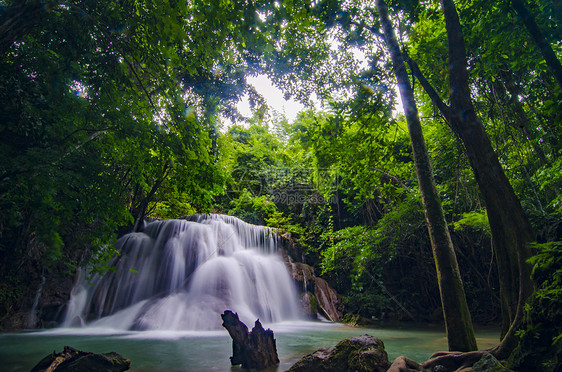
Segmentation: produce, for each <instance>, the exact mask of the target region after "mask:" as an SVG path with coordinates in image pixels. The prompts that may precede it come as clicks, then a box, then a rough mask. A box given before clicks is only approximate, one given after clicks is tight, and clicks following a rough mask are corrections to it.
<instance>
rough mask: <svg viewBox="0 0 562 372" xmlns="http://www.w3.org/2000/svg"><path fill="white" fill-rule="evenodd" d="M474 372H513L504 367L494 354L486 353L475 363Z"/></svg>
mask: <svg viewBox="0 0 562 372" xmlns="http://www.w3.org/2000/svg"><path fill="white" fill-rule="evenodd" d="M472 372H511V370H510V369H507V368H506V367H504V366H503V365H502V364H501V363H500V361H499V360H497V359H496V358H494V356H493V355H492V354H490V353H486V354H484V356H483V357H482V358H481V359H480V360H479V361H478V362H476V363H474V365H473V366H472Z"/></svg>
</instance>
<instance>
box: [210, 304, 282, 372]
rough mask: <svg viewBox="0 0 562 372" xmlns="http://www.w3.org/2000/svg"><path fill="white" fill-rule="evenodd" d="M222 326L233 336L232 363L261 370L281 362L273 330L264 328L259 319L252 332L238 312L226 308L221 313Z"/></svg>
mask: <svg viewBox="0 0 562 372" xmlns="http://www.w3.org/2000/svg"><path fill="white" fill-rule="evenodd" d="M221 318H222V320H223V323H222V326H223V327H224V328H226V330H227V331H228V333H229V334H230V337H232V357H230V364H232V365H233V366H235V365H239V364H241V365H242V368H246V369H250V370H261V369H265V368H268V367H272V366H275V365H277V364H279V358H278V356H277V345H276V342H275V338H274V337H273V331H272V330H270V329H268V330H265V329H263V327H262V325H261V323H260V321H259V320H256V323H255V326H254V328H253V329H252V331H251V332H248V327H247V326H246V325H245V324H244V323H242V322H241V321H240V319H238V314H236V313H233V312H232V311H230V310H226V311H225V312H224V314H222V315H221Z"/></svg>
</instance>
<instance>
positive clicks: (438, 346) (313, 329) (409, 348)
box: [0, 321, 499, 372]
mask: <svg viewBox="0 0 562 372" xmlns="http://www.w3.org/2000/svg"><path fill="white" fill-rule="evenodd" d="M264 327H265V328H271V329H272V330H273V331H274V335H275V338H276V340H277V350H278V353H279V359H280V361H281V363H280V365H279V366H278V367H277V368H274V369H272V370H271V372H273V371H279V372H280V371H285V370H287V369H288V368H289V367H290V366H291V365H292V364H293V363H294V362H296V361H297V360H298V359H299V358H301V357H302V356H304V355H306V354H308V353H311V352H313V351H314V350H316V349H318V348H321V347H331V346H334V345H335V344H337V342H338V341H340V340H342V339H344V338H347V337H352V336H359V335H362V334H365V333H366V334H370V335H373V336H376V337H379V338H380V339H382V340H383V342H384V344H385V349H386V351H387V353H388V355H389V360H390V361H391V362H392V360H394V358H396V357H397V356H400V355H405V356H407V357H409V358H411V359H414V360H416V361H419V362H421V361H424V360H427V359H428V357H429V356H430V355H431V354H432V353H433V352H435V351H440V350H446V349H447V340H446V337H445V332H444V330H443V329H442V328H440V327H436V326H428V325H417V326H415V325H412V324H408V323H403V324H395V325H393V326H388V327H387V326H381V327H379V328H362V327H350V326H346V325H342V324H338V323H320V322H300V321H296V322H286V323H275V324H264ZM476 334H477V340H478V346H479V348H487V347H490V346H493V345H495V344H496V343H497V340H498V336H499V331H498V330H497V329H487V328H484V329H482V328H480V329H477V330H476ZM65 345H69V346H72V347H74V348H77V349H81V350H86V351H92V352H110V351H116V352H118V353H120V354H121V355H123V356H124V357H126V358H129V359H130V360H131V371H138V372H141V371H142V372H149V371H150V372H156V371H158V372H164V371H166V372H172V371H175V372H180V371H183V372H203V371H237V370H239V369H240V368H239V367H231V366H230V361H229V356H231V355H232V341H231V339H230V337H229V335H228V333H227V332H226V330H217V331H138V332H133V331H116V330H112V329H100V328H95V329H93V328H90V329H89V328H80V329H78V328H66V329H64V328H62V329H55V330H49V331H42V332H23V333H12V334H0V361H1V367H0V369H2V370H3V371H6V372H20V371H29V370H30V369H31V368H32V367H33V366H34V365H35V364H37V363H38V362H39V361H40V360H41V359H42V358H43V357H44V356H46V355H47V354H49V353H52V352H53V351H54V350H56V351H57V352H60V351H62V349H63V346H65Z"/></svg>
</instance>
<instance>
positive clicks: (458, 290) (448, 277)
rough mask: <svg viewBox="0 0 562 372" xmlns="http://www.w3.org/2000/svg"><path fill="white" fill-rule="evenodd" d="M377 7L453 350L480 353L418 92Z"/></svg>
mask: <svg viewBox="0 0 562 372" xmlns="http://www.w3.org/2000/svg"><path fill="white" fill-rule="evenodd" d="M376 4H377V9H378V11H379V16H380V20H381V25H382V28H383V30H384V37H385V40H386V44H387V47H388V50H389V52H390V55H391V58H392V65H393V68H394V73H395V75H396V80H397V82H398V88H399V90H400V96H401V99H402V104H403V106H404V112H405V115H406V121H407V124H408V131H409V133H410V141H411V144H412V150H413V153H414V162H415V166H416V174H417V178H418V183H419V187H420V192H421V195H422V201H423V205H424V210H425V218H426V222H427V227H428V230H429V235H430V238H431V246H432V249H433V257H434V260H435V267H436V271H437V281H438V284H439V290H440V294H441V303H442V306H443V316H444V319H445V327H446V330H447V340H448V343H449V350H458V351H471V350H476V348H477V345H476V338H475V336H474V330H473V327H472V320H471V317H470V312H469V310H468V305H467V303H466V296H465V293H464V288H463V284H462V280H461V277H460V272H459V268H458V264H457V258H456V256H455V252H454V248H453V243H452V241H451V236H450V235H449V229H448V226H447V221H446V220H445V215H444V213H443V208H442V205H441V200H440V198H439V193H438V192H437V188H436V186H435V180H434V178H433V169H432V166H431V161H430V159H429V155H428V153H427V148H426V145H425V140H424V137H423V132H422V128H421V124H420V120H419V115H418V111H417V107H416V103H415V101H414V92H413V90H412V88H411V87H410V83H409V80H408V74H407V72H406V66H405V64H404V57H403V56H402V53H401V52H400V48H399V46H398V42H397V41H396V36H395V35H394V30H393V28H392V24H391V22H390V19H389V17H388V11H387V8H386V4H385V2H384V0H377V1H376Z"/></svg>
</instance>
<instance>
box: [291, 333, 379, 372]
mask: <svg viewBox="0 0 562 372" xmlns="http://www.w3.org/2000/svg"><path fill="white" fill-rule="evenodd" d="M389 367H390V363H389V362H388V355H387V353H386V351H385V349H384V343H383V342H382V340H380V339H379V338H377V337H373V336H370V335H363V336H358V337H352V338H348V339H345V340H343V341H340V342H339V343H338V344H337V345H336V346H335V347H333V348H330V349H320V350H317V351H315V352H314V353H312V354H309V355H307V356H305V357H304V358H302V359H301V360H299V361H298V362H297V363H295V364H294V365H293V366H292V367H291V368H290V369H289V371H290V372H301V371H302V372H305V371H306V372H328V371H341V372H346V371H350V372H351V371H357V372H362V371H365V372H367V371H371V372H386V370H387V369H388V368H389Z"/></svg>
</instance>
